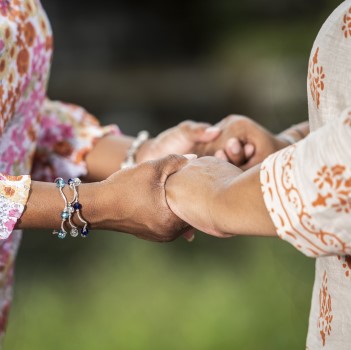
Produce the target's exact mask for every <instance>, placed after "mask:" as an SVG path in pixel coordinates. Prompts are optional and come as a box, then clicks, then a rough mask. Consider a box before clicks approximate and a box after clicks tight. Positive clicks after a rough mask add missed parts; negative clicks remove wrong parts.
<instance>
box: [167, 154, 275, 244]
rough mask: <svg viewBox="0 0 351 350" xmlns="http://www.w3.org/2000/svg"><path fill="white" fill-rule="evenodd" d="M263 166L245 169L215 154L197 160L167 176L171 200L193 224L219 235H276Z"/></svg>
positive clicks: (189, 222)
mask: <svg viewBox="0 0 351 350" xmlns="http://www.w3.org/2000/svg"><path fill="white" fill-rule="evenodd" d="M259 168H260V166H259V165H257V166H255V167H254V168H252V169H250V170H248V171H246V172H242V171H241V170H240V169H239V168H237V167H235V166H234V165H232V164H229V163H228V162H224V161H222V160H219V159H216V158H214V157H204V158H200V159H197V160H193V161H191V162H189V163H188V164H187V165H186V166H184V167H183V168H182V169H180V170H179V171H178V172H177V173H175V174H173V175H172V176H170V177H169V179H168V180H167V183H166V196H167V203H168V205H169V207H170V208H171V210H172V211H173V212H174V213H175V214H176V215H177V216H178V217H179V218H181V219H182V220H184V221H185V222H187V223H188V224H189V225H191V226H193V227H195V228H196V229H198V230H200V231H202V232H205V233H207V234H210V235H213V236H216V237H221V238H226V237H232V236H235V235H254V236H275V235H276V232H275V228H274V225H273V223H272V220H271V218H270V216H269V214H268V212H267V209H266V207H265V204H264V201H263V195H262V191H261V184H260V178H259V172H260V171H259Z"/></svg>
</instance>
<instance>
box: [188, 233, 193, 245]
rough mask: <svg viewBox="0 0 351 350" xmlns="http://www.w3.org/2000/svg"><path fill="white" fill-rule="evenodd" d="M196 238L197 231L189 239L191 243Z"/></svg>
mask: <svg viewBox="0 0 351 350" xmlns="http://www.w3.org/2000/svg"><path fill="white" fill-rule="evenodd" d="M194 240H195V233H194V234H193V235H192V236H190V237H189V238H188V239H187V241H188V242H189V243H191V242H194Z"/></svg>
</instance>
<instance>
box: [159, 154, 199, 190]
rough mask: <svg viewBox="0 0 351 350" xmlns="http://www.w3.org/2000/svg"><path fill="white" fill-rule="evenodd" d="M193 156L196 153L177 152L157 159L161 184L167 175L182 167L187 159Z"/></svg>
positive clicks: (164, 181) (186, 162)
mask: <svg viewBox="0 0 351 350" xmlns="http://www.w3.org/2000/svg"><path fill="white" fill-rule="evenodd" d="M195 157H196V155H186V156H179V155H177V154H171V155H169V156H167V157H165V158H162V159H160V160H158V161H157V163H158V169H159V171H160V172H161V179H160V181H161V184H165V183H166V181H167V179H168V177H170V176H171V175H172V174H174V173H176V172H178V171H179V170H181V169H182V168H184V167H185V166H186V165H187V164H188V162H189V160H191V159H194V158H195Z"/></svg>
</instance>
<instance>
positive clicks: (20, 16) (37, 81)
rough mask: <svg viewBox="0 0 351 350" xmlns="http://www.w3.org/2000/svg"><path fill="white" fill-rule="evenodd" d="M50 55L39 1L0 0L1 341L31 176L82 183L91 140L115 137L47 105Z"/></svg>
mask: <svg viewBox="0 0 351 350" xmlns="http://www.w3.org/2000/svg"><path fill="white" fill-rule="evenodd" d="M52 49H53V39H52V32H51V28H50V24H49V22H48V19H47V17H46V14H45V12H44V10H43V8H42V5H41V4H40V1H39V0H0V218H1V220H0V338H1V337H2V335H3V333H4V329H5V326H6V321H7V315H8V311H9V307H10V302H11V291H12V282H13V267H14V260H15V256H16V252H17V249H18V245H19V242H20V237H21V232H20V231H16V230H14V227H15V225H16V222H17V220H18V219H19V218H20V217H21V215H22V212H23V210H24V207H25V204H26V202H27V199H28V195H29V189H30V184H31V176H30V174H32V178H34V179H36V180H43V181H52V180H53V179H54V178H55V177H57V176H60V177H63V178H69V177H74V176H81V175H84V174H86V166H85V163H84V158H85V155H86V154H87V153H88V152H89V150H90V149H91V147H92V145H93V143H94V140H96V139H97V138H99V137H102V136H103V135H105V134H107V133H111V132H114V133H118V129H117V127H116V126H108V127H100V126H99V124H98V122H97V121H96V119H95V118H94V117H92V116H91V115H90V114H88V113H87V112H86V111H85V110H84V109H82V108H80V107H78V106H73V105H69V104H64V103H61V102H53V101H50V100H49V99H48V98H47V97H46V87H47V82H48V78H49V71H50V62H51V58H52ZM0 346H1V345H0Z"/></svg>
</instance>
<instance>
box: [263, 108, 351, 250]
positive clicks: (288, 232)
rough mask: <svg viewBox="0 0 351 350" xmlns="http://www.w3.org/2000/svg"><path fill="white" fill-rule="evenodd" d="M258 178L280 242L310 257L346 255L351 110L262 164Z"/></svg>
mask: <svg viewBox="0 0 351 350" xmlns="http://www.w3.org/2000/svg"><path fill="white" fill-rule="evenodd" d="M260 177H261V185H262V191H263V197H264V201H265V204H266V207H267V209H268V212H269V214H270V216H271V218H272V221H273V223H274V225H275V227H276V231H277V234H278V236H279V237H280V238H282V239H284V240H286V241H288V242H290V243H291V244H293V245H294V246H295V247H296V248H297V249H298V250H300V251H301V252H302V253H304V254H305V255H307V256H311V257H319V256H327V255H334V254H335V255H350V254H351V108H350V109H348V110H346V111H344V112H343V113H342V115H341V117H340V118H339V119H338V120H337V121H335V122H334V121H333V122H330V123H328V124H327V125H325V126H324V127H323V128H321V129H319V130H318V131H315V132H313V133H311V134H310V135H309V136H308V137H307V138H305V139H304V140H302V141H300V142H299V143H297V144H295V145H292V146H290V147H288V148H285V149H283V150H281V151H279V152H277V153H275V154H273V155H271V156H270V157H269V158H267V159H266V160H265V161H264V162H263V163H262V166H261V173H260Z"/></svg>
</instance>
